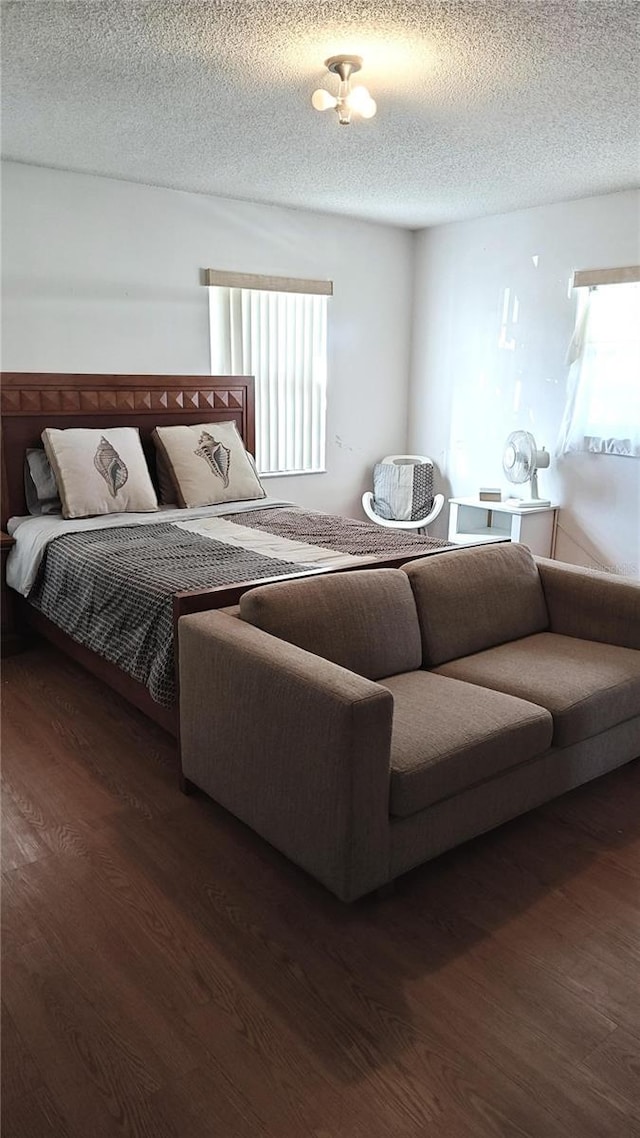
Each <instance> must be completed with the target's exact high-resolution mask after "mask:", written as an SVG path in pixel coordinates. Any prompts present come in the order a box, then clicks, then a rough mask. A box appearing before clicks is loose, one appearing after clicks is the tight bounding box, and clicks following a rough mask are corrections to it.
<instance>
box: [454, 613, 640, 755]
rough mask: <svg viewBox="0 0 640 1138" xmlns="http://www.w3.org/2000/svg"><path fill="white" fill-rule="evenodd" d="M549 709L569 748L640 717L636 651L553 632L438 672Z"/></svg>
mask: <svg viewBox="0 0 640 1138" xmlns="http://www.w3.org/2000/svg"><path fill="white" fill-rule="evenodd" d="M437 672H438V673H439V674H440V675H442V676H448V677H449V678H455V679H458V680H465V681H466V682H468V683H471V684H480V685H482V687H484V688H493V689H494V691H501V692H508V693H509V694H510V695H514V696H519V697H520V698H521V699H530V700H531V701H532V702H533V703H538V704H540V706H541V707H546V708H548V709H549V711H550V712H551V714H552V716H553V723H554V732H553V742H554V744H555V745H556V746H558V747H568V746H570V745H571V743H578V742H580V741H581V740H582V739H589V738H591V736H592V735H599V734H600V732H601V731H606V730H607V729H608V728H609V727H614V726H615V725H616V724H617V723H622V722H624V720H625V719H631V718H632V716H634V715H640V652H637V651H635V650H634V649H633V648H618V647H617V646H616V645H613V644H601V643H596V642H595V641H592V640H578V639H576V638H575V637H573V636H561V635H559V634H558V633H555V632H542V633H539V634H538V635H536V636H527V637H525V638H524V639H523V640H517V641H514V642H512V643H511V644H502V645H500V647H498V648H491V649H489V651H487V652H479V653H477V655H475V656H467V657H466V658H465V659H462V660H454V661H452V662H451V663H449V664H445V665H444V666H443V667H440V668H438V669H437Z"/></svg>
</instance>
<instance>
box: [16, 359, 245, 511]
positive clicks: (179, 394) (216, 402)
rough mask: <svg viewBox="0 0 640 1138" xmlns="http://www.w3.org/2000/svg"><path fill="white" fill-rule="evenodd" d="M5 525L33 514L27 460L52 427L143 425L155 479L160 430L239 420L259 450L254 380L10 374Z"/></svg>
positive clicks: (217, 376) (213, 377)
mask: <svg viewBox="0 0 640 1138" xmlns="http://www.w3.org/2000/svg"><path fill="white" fill-rule="evenodd" d="M1 378H2V391H1V395H0V407H1V410H2V527H3V528H4V527H5V524H6V521H7V518H10V517H13V516H15V515H21V514H25V513H26V512H27V508H26V503H25V497H24V456H25V451H26V449H27V447H39V446H42V440H41V438H40V434H41V432H42V430H43V429H44V428H45V427H61V428H65V427H96V428H100V427H138V428H139V430H140V438H141V441H142V446H143V448H144V451H145V454H146V456H147V462H148V463H149V468H150V470H151V473H152V476H153V477H154V479H155V448H154V446H153V440H152V438H151V432H152V431H153V428H154V427H158V426H165V427H166V426H170V425H171V424H174V423H184V424H189V423H221V422H228V421H229V420H233V421H234V422H235V424H236V426H237V428H238V430H239V432H240V434H241V436H242V439H243V441H244V445H245V446H246V448H247V450H249V451H251V453H252V454H253V453H254V447H255V394H254V381H253V378H252V377H251V376H246V375H241V376H238V375H222V376H221V375H77V374H73V373H71V374H69V373H66V372H61V373H52V372H3V373H2V377H1Z"/></svg>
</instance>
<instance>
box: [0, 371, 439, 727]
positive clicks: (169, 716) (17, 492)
mask: <svg viewBox="0 0 640 1138" xmlns="http://www.w3.org/2000/svg"><path fill="white" fill-rule="evenodd" d="M1 378H2V390H1V395H0V406H1V410H2V529H3V530H4V529H5V528H6V522H7V519H8V518H10V517H15V516H20V515H24V514H26V513H27V507H26V502H25V494H24V456H25V450H26V449H27V447H37V446H41V445H42V442H41V437H40V436H41V432H42V430H43V429H44V428H45V427H59V428H65V427H94V428H101V427H138V429H139V431H140V438H141V441H142V446H143V449H144V451H145V454H146V456H147V461H148V463H149V468H150V470H151V473H152V477H153V478H154V480H155V448H154V445H153V440H152V438H151V432H152V431H153V429H154V427H156V426H169V425H172V424H175V423H183V424H189V423H205V422H206V423H219V422H228V421H229V420H233V421H234V422H235V423H236V425H237V427H238V430H239V432H240V435H241V436H242V439H243V441H244V444H245V446H246V448H247V450H249V451H251V453H253V452H254V447H255V396H254V381H253V378H252V377H251V376H229V375H225V376H209V375H85V374H73V373H71V374H68V373H51V372H46V373H41V372H4V373H3V374H2V377H1ZM416 556H419V554H413V555H412V556H406V555H405V556H404V557H394V558H387V559H379V560H373V559H372V560H371V561H367V562H366V563H362V562H361V563H359V564H358V565H357V567H358V568H374V567H377V568H382V567H395V566H399V565H402V564H404V563H405V562H406V561H409V560H412V559H413V558H415V557H416ZM355 567H356V566H354V568H355ZM350 568H351V567H349V566H345V567H344V568H342V569H310V570H309V569H308V570H304V569H303V570H301V571H300V573H296V574H292V576H293V577H308V576H312V575H315V574H318V573H331V572H334V573H335V572H345V571H349V569H350ZM288 579H289V578H288ZM269 580H280V581H281V580H282V577H275V578H269V579H264V578H262V579H261V580H259V581H243V582H241V583H239V584H237V585H233V586H227V585H224V586H218V587H214V588H208V589H206V588H205V589H191V590H186V591H184V592H179V593H176V594H175V596H174V600H173V617H174V629H175V640H176V643H177V622H178V620H179V619H180V617H181V616H186V615H187V614H189V613H194V612H205V611H208V610H210V609H217V608H224V607H226V606H228V605H234V604H237V602H238V601H239V599H240V597H241V596H242V594H243V593H244V592H246V591H247V589H251V588H255V587H256V586H258V585H265V584H268V583H269ZM15 607H16V611H17V613H18V619H19V621H20V624H21V626H22V628H24V629H25V630H26V629H28V628H31V629H33V630H35V631H36V632H38V633H40V634H41V635H42V636H44V637H46V639H48V640H50V641H51V642H52V643H53V644H55V645H56V646H57V647H58V648H60V649H62V651H64V652H66V653H67V655H69V656H71V657H72V658H73V659H74V660H76V661H77V662H78V663H79V664H81V665H82V666H83V667H84V668H86V669H87V670H88V671H90V672H92V673H93V674H94V675H95V676H97V677H98V678H99V679H101V680H104V682H105V683H107V684H109V686H110V687H112V688H113V689H114V690H115V691H116V692H118V693H119V694H120V695H122V696H124V698H125V699H127V700H128V701H129V702H130V703H133V704H134V705H135V706H136V707H138V708H139V709H140V710H141V711H143V712H144V713H145V715H148V716H149V717H150V718H151V719H153V720H155V722H156V723H159V724H160V725H161V726H162V727H164V728H165V729H166V730H167V731H169V732H171V733H172V734H174V735H177V734H178V715H177V703H176V707H175V709H173V708H172V709H167V708H165V707H162V706H161V705H160V704H158V703H156V702H155V700H153V699H152V698H151V696H150V694H149V692H148V690H147V688H146V687H145V686H144V685H143V684H141V683H139V682H138V681H137V680H134V679H132V678H131V677H130V676H128V675H126V673H125V672H123V671H121V669H120V668H118V667H117V666H116V665H115V664H112V663H111V662H110V661H109V660H105V659H104V657H102V656H99V655H97V653H95V652H92V651H91V650H90V649H88V648H85V647H84V646H83V645H82V644H78V643H76V641H75V640H73V639H72V638H71V637H70V636H68V635H67V634H66V633H65V632H63V631H62V630H61V629H60V628H58V627H57V625H55V624H53V623H52V621H50V620H48V619H47V617H45V616H43V615H42V613H40V612H38V610H37V609H34V608H33V606H31V605H29V604H28V603H27V602H26V601H25V600H24V599H23V598H22V597H18V596H17V595H16V606H15Z"/></svg>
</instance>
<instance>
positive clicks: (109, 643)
mask: <svg viewBox="0 0 640 1138" xmlns="http://www.w3.org/2000/svg"><path fill="white" fill-rule="evenodd" d="M225 520H226V521H233V522H241V524H242V525H243V526H250V527H251V528H255V529H258V530H260V529H264V530H268V531H269V532H271V533H274V534H276V535H278V536H282V537H286V538H289V539H293V540H296V541H304V542H307V543H309V544H314V545H318V546H322V547H323V548H326V549H327V550H339V551H343V552H345V553H347V554H352V555H354V567H355V565H357V560H356V558H357V557H358V555H360V556H363V555H364V556H367V555H370V556H377V557H384V556H385V555H386V556H389V557H392V556H401V555H404V554H407V555H409V556H411V555H414V554H415V555H418V554H424V553H430V552H438V551H440V550H441V549H446V548H448V547H449V545H448V543H447V542H444V541H436V540H432V539H429V538H424V537H419V536H418V535H415V534H412V533H396V532H394V531H385V530H382V529H379V527H377V526H374V525H370V524H367V523H364V522H357V521H353V520H351V519H348V518H339V517H334V516H332V515H329V514H315V513H307V512H305V511H303V510H297V509H284V508H277V509H271V510H255V511H251V512H249V513H244V514H242V515H241V516H239V515H229V516H227V518H225ZM303 568H304V565H301V564H300V563H299V562H298V563H296V562H294V561H289V560H287V559H286V556H283V557H282V559H280V558H277V557H274V556H271V555H269V556H266V555H264V554H262V553H259V552H256V551H254V550H251V549H247V548H244V547H239V546H236V545H232V544H229V543H227V542H224V541H218V540H216V539H215V538H212V537H209V536H203V535H202V534H199V533H196V532H192V531H190V530H188V529H184V528H183V527H182V526H179V525H176V524H173V523H171V522H164V523H163V522H159V523H157V524H149V525H144V526H122V527H117V528H111V529H102V530H100V529H97V530H90V531H87V532H83V533H74V534H65V535H63V536H61V537H58V538H56V539H55V540H53V541H52V542H51V543H50V545H49V546H48V548H47V551H46V554H45V557H44V559H43V562H42V565H41V567H40V571H39V574H38V578H37V580H36V583H35V585H34V587H33V589H32V591H31V593H30V595H29V601H30V603H31V604H33V605H34V606H35V607H36V608H38V609H39V610H40V611H41V612H42V613H43V614H44V615H45V616H46V617H48V618H49V619H50V620H51V621H53V623H54V624H56V625H58V627H59V628H62V629H63V630H64V632H66V633H67V634H68V635H69V636H71V637H72V638H73V639H74V640H76V641H78V642H79V643H80V644H83V645H85V647H87V648H90V649H91V650H92V651H93V652H97V653H98V654H99V655H101V656H103V657H105V658H106V659H107V660H110V661H111V663H113V664H117V665H118V667H120V668H122V670H123V671H124V672H126V673H127V674H128V675H130V676H132V677H133V678H134V679H136V680H138V681H140V682H141V683H143V684H145V686H146V687H147V688H148V689H149V691H150V693H151V695H152V697H153V699H154V700H156V702H157V703H160V704H162V705H163V706H165V707H170V706H171V705H172V703H173V702H174V699H175V684H174V657H173V596H174V594H175V593H176V592H179V591H181V590H183V589H195V588H201V587H202V588H206V587H213V586H217V585H233V584H237V583H238V582H240V581H253V580H256V581H259V580H261V579H264V578H267V577H278V576H282V577H286V576H289V575H290V574H292V573H299V572H300V570H301V569H303Z"/></svg>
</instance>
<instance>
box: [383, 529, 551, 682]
mask: <svg viewBox="0 0 640 1138" xmlns="http://www.w3.org/2000/svg"><path fill="white" fill-rule="evenodd" d="M402 568H403V570H404V572H405V573H407V574H408V577H409V580H410V582H411V588H412V589H413V594H414V596H415V599H416V607H417V610H418V619H419V621H420V631H421V633H422V655H423V663H424V666H425V667H428V668H432V667H435V666H437V665H438V664H445V663H446V662H447V660H457V659H458V657H460V656H468V655H469V654H470V653H471V652H480V651H482V649H484V648H492V647H493V646H494V644H504V643H505V642H506V641H508V640H517V639H519V638H520V637H522V636H530V635H531V634H532V633H534V632H542V631H543V629H545V628H548V627H549V617H548V614H547V606H546V604H545V600H544V593H543V590H542V584H541V582H540V577H539V575H538V570H537V567H536V563H535V561H534V560H533V557H532V556H531V554H530V552H529V550H528V549H527V548H526V547H525V546H524V545H514V544H510V543H505V544H501V545H490V546H481V547H473V548H472V549H456V550H453V551H452V552H450V553H447V555H446V557H428V558H424V559H423V560H421V561H410V562H409V563H408V564H407V565H403V567H402Z"/></svg>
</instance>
